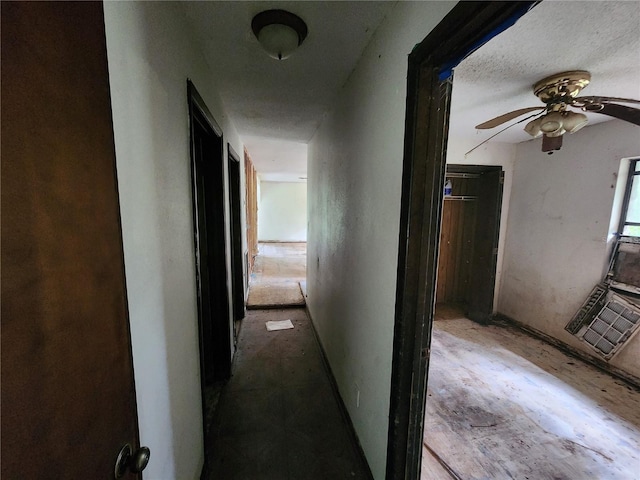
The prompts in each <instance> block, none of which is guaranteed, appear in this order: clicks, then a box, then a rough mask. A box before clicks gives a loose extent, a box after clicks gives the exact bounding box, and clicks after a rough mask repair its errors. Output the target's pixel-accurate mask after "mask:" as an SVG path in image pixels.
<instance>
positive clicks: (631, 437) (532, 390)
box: [422, 316, 640, 480]
mask: <svg viewBox="0 0 640 480" xmlns="http://www.w3.org/2000/svg"><path fill="white" fill-rule="evenodd" d="M441 318H442V316H441ZM424 443H425V448H424V449H423V466H422V479H423V480H441V479H444V480H450V479H451V478H460V479H465V480H468V479H523V480H524V479H532V480H534V479H535V480H546V479H549V480H560V479H567V480H583V479H585V480H586V479H612V480H613V479H616V480H618V479H619V480H622V479H625V480H637V479H640V393H639V392H638V391H637V390H635V389H633V388H631V387H629V386H628V385H627V384H625V383H624V382H622V381H620V380H618V379H615V378H614V377H611V376H609V375H607V374H605V373H603V372H601V371H600V370H597V369H595V368H594V367H592V366H590V365H588V364H586V363H584V362H582V361H580V360H578V359H575V358H573V357H570V356H567V355H565V354H564V353H562V352H561V351H559V350H557V349H556V348H555V347H552V346H550V345H547V344H546V343H544V342H542V341H539V340H537V339H534V338H532V337H530V336H528V335H526V334H524V333H522V332H521V331H519V330H517V329H515V328H511V327H500V326H481V325H478V324H476V323H474V322H471V321H470V320H467V319H464V318H457V319H450V320H439V321H436V322H435V325H434V332H433V343H432V349H431V363H430V371H429V388H428V396H427V404H426V420H425V430H424ZM427 447H428V448H427ZM428 449H431V450H432V451H433V452H435V454H437V456H439V457H440V458H441V460H442V461H443V462H444V463H445V464H446V465H447V466H448V468H449V470H450V472H451V473H448V472H447V470H446V469H445V468H443V467H442V465H441V464H440V463H439V462H438V461H437V460H436V458H435V457H434V456H433V455H431V454H430V452H429V450H428Z"/></svg>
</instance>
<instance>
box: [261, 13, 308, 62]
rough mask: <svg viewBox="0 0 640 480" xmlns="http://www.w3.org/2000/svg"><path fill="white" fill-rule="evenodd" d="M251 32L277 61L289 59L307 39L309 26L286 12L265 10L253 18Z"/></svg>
mask: <svg viewBox="0 0 640 480" xmlns="http://www.w3.org/2000/svg"><path fill="white" fill-rule="evenodd" d="M251 30H253V33H254V35H255V36H256V38H257V39H258V42H260V45H262V48H264V49H265V51H266V52H267V53H268V54H269V56H270V57H273V58H275V59H277V60H284V59H285V58H288V57H289V56H290V55H291V54H292V53H293V52H294V50H295V49H296V48H298V47H299V46H300V45H302V42H303V41H304V39H305V38H307V24H306V23H304V20H302V19H301V18H300V17H298V16H297V15H294V14H293V13H290V12H287V11H285V10H265V11H264V12H261V13H259V14H257V15H256V16H255V17H253V20H252V21H251Z"/></svg>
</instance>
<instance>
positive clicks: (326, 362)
mask: <svg viewBox="0 0 640 480" xmlns="http://www.w3.org/2000/svg"><path fill="white" fill-rule="evenodd" d="M305 310H306V312H307V316H308V317H309V320H310V321H311V327H312V328H313V334H314V336H315V337H316V342H317V343H318V347H320V356H321V357H322V363H323V364H324V368H325V369H326V370H327V373H328V374H329V382H330V383H331V389H332V390H333V394H334V396H335V397H336V400H337V401H338V407H339V408H340V413H341V414H342V418H343V420H344V422H345V424H346V425H347V429H348V430H349V434H350V436H351V440H352V443H353V445H356V447H357V449H358V454H359V457H360V460H361V461H362V465H363V467H365V468H364V470H365V471H366V472H367V473H368V480H373V474H372V473H371V468H369V463H368V462H367V459H366V458H367V457H366V456H365V454H364V450H363V449H362V444H361V443H360V439H359V438H358V434H357V433H356V429H355V428H354V426H353V422H352V421H351V416H350V415H349V411H348V410H347V407H346V405H345V404H344V401H343V400H342V396H341V395H340V390H338V383H337V382H336V377H334V376H333V371H332V370H331V365H330V364H329V360H328V358H327V352H326V351H325V349H324V346H323V345H322V342H321V341H320V337H319V336H318V331H317V330H316V324H315V322H314V321H313V317H312V316H311V312H310V311H309V306H308V305H307V306H305Z"/></svg>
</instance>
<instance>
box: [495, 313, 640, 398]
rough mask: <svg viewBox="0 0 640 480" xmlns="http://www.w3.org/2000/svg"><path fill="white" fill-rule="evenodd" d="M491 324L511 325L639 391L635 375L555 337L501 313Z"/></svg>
mask: <svg viewBox="0 0 640 480" xmlns="http://www.w3.org/2000/svg"><path fill="white" fill-rule="evenodd" d="M492 323H495V324H507V325H511V326H514V327H516V328H518V329H519V330H522V331H523V332H525V333H527V334H528V335H530V336H532V337H534V338H537V339H539V340H542V341H543V342H546V343H548V344H550V345H553V346H554V347H556V348H557V349H559V350H561V351H563V352H564V353H566V354H568V355H571V356H572V357H576V358H579V359H580V360H582V361H583V362H586V363H588V364H590V365H592V366H594V367H596V368H597V369H599V370H602V371H603V372H605V373H608V374H610V375H613V376H614V377H616V378H618V379H620V380H622V381H623V382H625V383H626V384H628V385H629V386H630V387H632V388H633V389H635V390H638V391H640V378H638V377H636V376H635V375H632V374H630V373H628V372H625V371H624V370H622V369H620V368H617V367H614V366H613V365H610V364H609V363H607V362H605V361H604V360H602V359H600V358H597V357H594V356H592V355H589V354H588V353H586V352H583V351H582V350H578V349H577V348H575V347H572V346H570V345H568V344H566V343H564V342H562V341H560V340H558V339H557V338H555V337H552V336H551V335H547V334H546V333H544V332H541V331H540V330H538V329H536V328H533V327H531V326H529V325H526V324H524V323H522V322H519V321H518V320H515V319H514V318H511V317H509V316H507V315H504V314H502V313H496V314H495V315H494V316H493V320H492Z"/></svg>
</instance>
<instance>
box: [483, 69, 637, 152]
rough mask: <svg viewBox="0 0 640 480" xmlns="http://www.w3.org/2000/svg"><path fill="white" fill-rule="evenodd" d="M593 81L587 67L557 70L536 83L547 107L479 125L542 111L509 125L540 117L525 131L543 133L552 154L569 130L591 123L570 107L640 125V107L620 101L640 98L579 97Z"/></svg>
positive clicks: (545, 147) (486, 126)
mask: <svg viewBox="0 0 640 480" xmlns="http://www.w3.org/2000/svg"><path fill="white" fill-rule="evenodd" d="M590 81H591V74H590V73H589V72H586V71H584V70H572V71H569V72H562V73H556V74H555V75H551V76H549V77H546V78H543V79H542V80H540V81H539V82H537V83H536V84H535V85H533V93H534V94H535V95H536V96H537V97H538V98H539V99H540V100H541V101H542V102H543V103H544V104H546V105H545V106H543V107H528V108H521V109H519V110H514V111H513V112H509V113H505V114H503V115H499V116H497V117H496V118H492V119H491V120H488V121H486V122H484V123H481V124H480V125H477V126H476V128H477V129H480V130H485V129H490V128H495V127H497V126H499V125H502V124H503V123H506V122H508V121H510V120H513V119H515V118H517V117H520V116H522V115H525V114H527V113H531V112H539V113H535V114H533V115H531V116H529V117H526V118H524V119H523V120H520V121H518V122H516V123H514V124H512V125H509V127H511V126H513V125H516V124H518V123H522V122H524V121H525V120H528V119H529V118H532V117H536V118H534V119H533V120H531V121H530V122H529V123H527V124H526V125H525V127H524V131H525V132H527V133H528V134H529V135H531V136H532V137H534V138H537V137H539V136H540V135H542V151H543V152H547V153H548V154H549V155H551V154H552V153H553V152H554V151H555V150H560V147H562V136H563V135H564V134H565V133H575V132H577V131H578V130H580V129H581V128H582V127H584V126H585V125H586V124H587V122H588V119H587V116H586V115H585V114H583V113H578V112H574V111H573V110H569V107H572V108H576V109H579V110H582V111H584V112H596V113H600V114H603V115H608V116H610V117H615V118H619V119H620V120H624V121H626V122H630V123H633V124H635V125H639V126H640V109H638V108H633V107H629V106H627V105H620V103H634V104H640V100H634V99H631V98H617V97H596V96H593V97H578V94H579V93H580V91H581V90H582V89H583V88H585V87H586V86H587V85H589V82H590ZM509 127H507V128H509ZM504 130H506V128H505V129H504ZM504 130H501V131H504ZM498 133H500V132H498ZM496 135H497V134H496ZM494 136H495V135H494ZM491 138H493V137H491Z"/></svg>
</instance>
